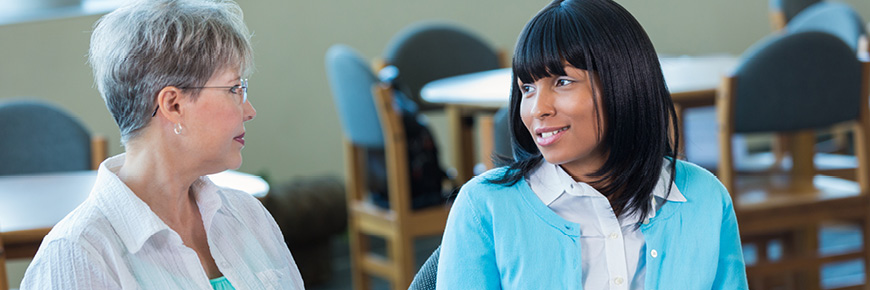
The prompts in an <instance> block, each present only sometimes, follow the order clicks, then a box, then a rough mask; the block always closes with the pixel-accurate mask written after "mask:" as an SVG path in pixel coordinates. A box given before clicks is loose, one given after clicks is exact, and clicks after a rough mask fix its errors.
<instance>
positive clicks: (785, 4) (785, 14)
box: [769, 0, 821, 30]
mask: <svg viewBox="0 0 870 290" xmlns="http://www.w3.org/2000/svg"><path fill="white" fill-rule="evenodd" d="M820 1H821V0H769V8H770V22H771V26H773V29H774V30H780V29H782V28H785V26H786V24H787V23H789V21H791V19H792V18H794V17H795V15H797V14H798V13H800V12H801V11H802V10H804V9H806V8H807V7H809V6H810V5H813V4H815V3H818V2H820Z"/></svg>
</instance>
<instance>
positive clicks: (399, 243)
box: [390, 234, 414, 290]
mask: <svg viewBox="0 0 870 290" xmlns="http://www.w3.org/2000/svg"><path fill="white" fill-rule="evenodd" d="M390 260H391V261H392V262H393V266H394V267H395V269H394V270H395V271H396V272H395V274H396V276H395V278H396V279H395V280H394V281H393V285H392V287H391V288H392V289H394V290H405V289H408V287H409V286H411V281H413V279H414V239H413V238H411V237H408V236H405V235H402V234H398V235H396V236H395V238H394V239H393V240H392V241H391V242H390Z"/></svg>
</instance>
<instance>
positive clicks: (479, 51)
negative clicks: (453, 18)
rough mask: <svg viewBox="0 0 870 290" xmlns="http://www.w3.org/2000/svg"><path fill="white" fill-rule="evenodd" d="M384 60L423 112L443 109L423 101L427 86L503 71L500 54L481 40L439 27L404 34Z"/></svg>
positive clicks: (421, 27)
mask: <svg viewBox="0 0 870 290" xmlns="http://www.w3.org/2000/svg"><path fill="white" fill-rule="evenodd" d="M384 60H385V61H386V62H387V63H388V64H390V65H393V66H396V67H397V68H398V69H399V75H398V77H397V78H396V79H395V82H394V84H396V86H397V87H398V88H399V89H402V90H403V91H404V93H405V94H406V95H407V96H408V97H409V98H410V99H411V100H413V101H414V102H416V103H417V104H418V105H419V108H420V110H422V111H427V110H433V109H438V108H440V107H441V106H439V105H435V104H431V103H427V102H425V101H423V100H422V99H421V98H420V89H421V88H423V85H425V84H426V83H428V82H431V81H434V80H437V79H442V78H446V77H451V76H456V75H461V74H467V73H472V72H479V71H485V70H491V69H497V68H499V59H498V54H497V53H496V52H495V51H494V50H493V49H492V48H490V47H489V45H487V44H486V43H484V42H483V40H481V39H480V38H479V37H477V36H476V35H474V34H473V33H471V32H469V31H467V30H465V29H463V28H460V27H456V26H453V25H448V24H438V23H418V24H415V25H412V26H410V27H408V28H406V29H403V30H402V31H400V32H399V33H398V34H397V35H396V36H395V37H393V39H392V40H390V43H389V44H388V45H387V49H386V51H385V54H384Z"/></svg>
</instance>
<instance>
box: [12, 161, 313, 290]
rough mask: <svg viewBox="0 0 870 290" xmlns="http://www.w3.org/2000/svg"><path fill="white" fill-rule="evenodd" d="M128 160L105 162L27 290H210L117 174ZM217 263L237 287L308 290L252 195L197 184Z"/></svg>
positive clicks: (51, 241)
mask: <svg viewBox="0 0 870 290" xmlns="http://www.w3.org/2000/svg"><path fill="white" fill-rule="evenodd" d="M123 164H124V154H121V155H118V156H115V157H112V158H109V159H107V160H106V161H104V162H103V163H102V164H100V168H99V171H98V173H97V180H96V183H95V184H94V188H93V190H92V191H91V193H90V195H89V196H88V199H87V200H85V202H83V203H82V204H81V205H79V206H78V207H77V208H76V209H75V210H73V211H72V212H71V213H70V214H69V215H67V216H66V217H65V218H64V219H63V220H61V221H60V222H59V223H58V224H57V225H56V226H55V227H54V228H53V229H52V230H51V232H50V233H49V234H48V235H47V236H46V237H45V239H44V240H43V241H42V245H40V247H39V251H38V252H37V253H36V257H34V260H33V262H32V263H31V264H30V266H29V267H28V268H27V272H26V273H25V276H24V281H22V284H21V289H24V290H26V289H122V288H123V289H211V284H210V283H209V279H208V277H207V276H206V273H205V270H204V269H203V268H202V264H200V260H199V257H198V256H197V254H196V252H195V251H194V250H193V249H191V248H189V247H187V246H185V245H184V244H183V242H182V240H181V237H180V236H179V235H178V233H176V232H175V231H173V230H172V229H171V228H169V227H168V226H167V225H166V224H165V223H164V222H163V221H162V220H161V219H160V218H159V217H158V216H157V215H156V214H154V212H152V211H151V209H150V207H148V205H147V204H145V202H143V201H142V200H141V199H139V198H138V197H137V196H136V195H135V194H134V193H133V192H132V191H131V190H130V188H128V187H127V186H126V185H125V184H124V183H123V182H122V181H121V180H120V179H119V178H118V176H117V171H118V169H119V168H120V167H121V165H123ZM193 192H194V193H195V195H196V196H195V199H196V203H197V205H198V206H199V211H200V214H201V215H202V222H203V225H204V226H205V231H206V236H207V238H208V245H209V248H210V250H211V254H212V257H214V261H215V263H216V264H217V266H218V269H220V271H221V273H222V274H223V275H224V277H226V278H227V279H228V280H229V282H230V283H231V284H232V285H233V286H234V287H235V288H236V289H240V290H241V289H304V286H303V283H302V277H301V275H300V274H299V270H298V269H297V267H296V263H295V261H294V260H293V256H291V255H290V251H289V250H288V249H287V245H286V244H285V243H284V238H283V236H282V235H281V230H280V229H278V225H277V224H276V223H275V220H274V219H273V218H272V216H271V215H270V214H269V212H267V211H266V209H265V208H264V207H263V205H262V204H261V203H260V202H259V201H257V200H256V199H254V198H253V197H251V196H250V195H248V194H246V193H244V192H241V191H237V190H232V189H227V188H221V187H217V186H215V185H214V184H213V183H212V182H211V181H210V180H209V179H208V178H207V177H201V178H200V179H199V180H197V181H196V182H195V183H194V185H193Z"/></svg>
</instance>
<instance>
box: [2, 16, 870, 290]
mask: <svg viewBox="0 0 870 290" xmlns="http://www.w3.org/2000/svg"><path fill="white" fill-rule="evenodd" d="M44 1H45V2H51V1H49V0H44ZM83 1H85V2H86V3H84V4H81V3H76V1H73V2H70V1H56V2H58V3H59V4H60V5H70V6H69V7H79V8H64V9H67V10H63V11H64V12H60V13H59V12H57V11H58V10H57V9H58V8H50V7H48V6H44V7H39V6H38V5H37V6H34V7H23V6H28V5H26V4H22V3H25V2H28V3H29V2H31V1H25V0H0V4H2V5H0V7H13V8H14V7H15V5H16V3H18V5H19V6H22V7H21V9H23V10H21V11H42V12H44V14H40V13H36V14H33V15H35V16H32V17H31V16H26V17H22V16H20V15H22V14H27V15H30V14H29V13H31V12H22V14H15V10H16V9H17V8H16V9H11V10H12V11H11V12H10V11H7V12H5V13H6V14H0V56H2V57H0V88H2V89H0V101H3V100H11V99H36V100H44V101H49V102H51V103H54V104H56V105H58V106H59V107H62V108H63V109H65V110H67V111H68V112H70V113H71V114H72V115H74V116H75V117H76V118H77V119H78V120H79V121H80V122H81V123H82V124H84V126H85V127H86V128H87V129H88V130H89V131H90V132H91V133H92V134H97V135H102V136H105V137H106V138H107V141H108V147H107V148H108V155H109V156H112V155H116V154H119V153H122V152H123V148H122V147H121V146H120V144H119V141H118V140H119V133H118V129H117V126H116V125H115V123H114V121H113V120H112V118H111V116H110V114H109V113H108V111H107V110H106V107H105V104H104V103H103V101H102V99H101V98H100V96H99V93H98V92H97V90H96V88H95V87H94V85H93V78H92V73H91V70H90V68H89V66H88V65H87V63H86V59H87V52H88V45H89V37H90V32H91V30H92V27H93V25H94V23H95V22H96V21H97V19H99V17H100V16H101V15H102V14H103V13H105V11H107V9H111V7H116V6H117V5H118V4H117V2H123V1H117V2H115V1H91V2H93V3H90V4H88V3H87V2H88V0H83ZM548 2H549V1H545V0H522V1H520V0H475V1H459V0H440V1H426V0H402V1H397V0H371V1H349V0H319V1H286V0H239V1H238V3H239V5H240V6H241V7H242V9H243V10H244V13H245V22H246V23H247V25H248V28H249V29H250V31H251V32H253V37H252V43H253V47H254V55H255V62H256V71H255V73H254V74H253V75H252V76H251V77H250V89H249V97H250V101H251V102H252V104H253V106H254V107H255V108H256V109H257V113H258V114H257V118H256V119H255V120H253V121H251V122H249V123H246V128H247V134H246V136H245V137H246V141H247V142H246V148H245V149H244V154H243V155H244V163H243V164H242V167H241V168H240V169H239V171H241V172H245V173H250V174H255V175H259V176H263V177H264V178H265V179H266V180H267V181H268V182H269V183H270V184H271V185H272V188H273V189H275V188H280V187H281V186H280V184H284V183H287V182H291V181H293V180H298V179H299V178H310V177H332V178H336V179H341V178H343V177H344V174H345V167H344V166H345V161H344V155H343V152H344V147H343V145H342V128H341V125H340V123H339V117H338V115H337V113H336V106H335V104H334V101H333V97H332V91H331V90H330V87H329V82H328V79H327V77H326V76H327V75H326V71H325V69H324V55H325V54H326V52H327V49H328V48H329V47H330V46H332V45H334V44H337V43H343V44H347V45H349V46H351V47H353V48H355V49H357V50H358V51H359V52H360V53H361V54H362V55H363V57H364V58H366V59H367V60H375V59H377V58H379V57H380V56H381V55H382V54H383V52H384V49H385V47H386V45H387V43H388V42H389V41H390V39H391V38H392V37H393V36H394V35H395V34H396V33H397V32H399V31H400V30H401V29H403V28H405V27H407V26H408V25H411V24H413V23H416V22H419V21H424V20H435V21H441V22H447V23H452V24H456V25H459V26H462V27H465V28H466V29H468V30H470V31H472V32H474V33H475V34H477V35H478V36H480V37H481V38H482V39H483V40H484V41H486V42H487V43H489V44H490V45H491V46H492V47H493V48H495V49H500V50H503V51H505V52H507V54H508V56H509V55H510V53H511V52H512V51H513V48H514V44H515V41H516V38H517V36H518V34H519V32H520V30H521V29H522V28H523V26H524V24H525V23H526V22H527V21H528V20H529V19H530V18H531V17H532V16H533V15H534V14H535V13H536V12H537V11H538V10H539V9H541V8H542V7H543V6H544V5H546V4H547V3H548ZM617 2H618V3H620V4H621V5H623V6H624V7H625V8H627V9H628V10H629V11H630V12H631V13H632V14H633V15H634V16H635V17H636V18H637V19H638V20H639V21H640V23H641V25H642V26H643V27H644V28H645V29H646V31H647V33H648V34H649V36H650V38H651V39H652V41H653V43H654V45H655V47H656V49H657V51H658V52H659V53H660V54H669V55H684V54H686V55H705V54H730V55H739V54H740V53H742V52H743V51H744V50H745V49H747V48H748V47H749V46H750V45H752V44H753V43H755V42H756V41H758V40H759V39H761V38H763V37H765V36H766V35H769V34H771V33H772V32H773V28H772V27H771V20H770V17H769V13H770V10H769V9H768V5H769V4H768V1H765V0H728V1H714V0H618V1H617ZM842 2H844V3H847V4H849V5H851V6H852V7H853V8H854V9H855V11H857V12H858V13H859V14H860V15H861V16H862V17H863V18H864V19H865V20H867V19H870V1H866V0H843V1H842ZM7 5H11V6H7ZM78 5H81V6H78ZM88 5H90V6H88ZM83 7H89V8H88V9H85V8H83ZM4 9H5V8H4ZM61 10H62V9H61ZM52 11H54V12H52ZM40 15H41V16H40ZM425 114H426V116H427V117H428V119H429V121H430V122H431V128H432V130H433V131H434V135H435V136H436V140H437V141H438V143H439V145H440V146H439V147H440V148H444V149H442V150H440V152H441V155H440V159H441V164H442V165H444V166H445V167H450V164H451V160H452V158H453V155H452V154H453V153H452V152H451V151H450V150H447V149H446V148H449V147H448V146H449V145H448V142H449V138H448V136H450V135H449V132H448V125H447V121H446V117H445V114H444V112H443V111H436V112H427V113H425ZM0 138H2V136H0ZM0 162H3V161H2V160H0ZM338 191H339V192H341V193H342V194H343V191H341V190H338ZM0 202H2V201H0ZM273 214H274V213H273ZM0 224H2V221H0ZM437 243H438V242H437V239H436V240H435V242H434V244H435V245H437ZM344 247H346V244H345V245H344ZM291 250H292V247H291ZM430 250H431V249H430ZM424 252H425V251H424ZM424 254H425V253H424ZM294 255H295V252H294ZM424 258H425V257H424ZM27 262H28V260H26V259H25V260H10V261H9V262H8V265H9V267H8V269H7V270H8V272H9V282H10V285H11V286H12V287H13V288H15V287H17V286H18V285H17V283H18V281H19V280H20V278H21V276H22V275H23V271H24V267H26V265H27ZM344 262H347V260H344ZM344 267H345V268H347V267H349V266H344ZM342 279H345V280H347V279H349V278H348V277H344V278H342ZM336 285H337V284H336ZM342 285H344V286H335V289H347V288H343V287H345V286H346V287H350V286H349V285H350V284H342Z"/></svg>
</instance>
